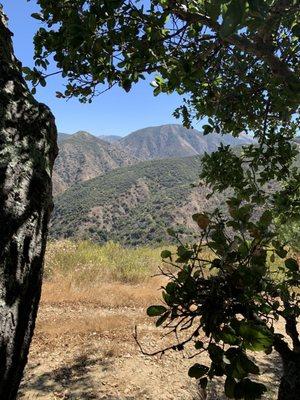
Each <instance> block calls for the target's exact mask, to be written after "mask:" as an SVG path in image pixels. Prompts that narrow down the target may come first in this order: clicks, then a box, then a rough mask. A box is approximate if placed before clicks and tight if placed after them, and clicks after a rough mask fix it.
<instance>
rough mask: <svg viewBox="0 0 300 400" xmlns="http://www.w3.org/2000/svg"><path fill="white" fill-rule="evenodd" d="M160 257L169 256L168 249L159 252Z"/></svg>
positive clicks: (170, 255) (170, 254)
mask: <svg viewBox="0 0 300 400" xmlns="http://www.w3.org/2000/svg"><path fill="white" fill-rule="evenodd" d="M160 256H161V258H171V257H172V253H171V252H170V251H169V250H163V251H162V252H161V254H160Z"/></svg>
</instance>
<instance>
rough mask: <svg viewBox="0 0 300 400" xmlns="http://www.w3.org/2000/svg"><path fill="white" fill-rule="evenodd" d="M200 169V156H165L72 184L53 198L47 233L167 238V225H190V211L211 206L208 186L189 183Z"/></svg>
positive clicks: (134, 241) (138, 240) (134, 240)
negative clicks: (166, 157)
mask: <svg viewBox="0 0 300 400" xmlns="http://www.w3.org/2000/svg"><path fill="white" fill-rule="evenodd" d="M199 172H200V157H198V156H196V157H187V158H179V159H165V160H155V161H147V162H141V163H139V164H137V165H134V166H130V167H123V168H119V169H117V170H114V171H111V172H109V173H107V174H105V176H99V177H97V178H94V179H91V180H89V181H87V182H82V183H79V184H76V185H74V186H73V187H72V188H70V189H69V190H67V191H66V192H64V193H63V194H61V195H59V196H57V197H56V199H55V208H54V212H53V216H52V222H51V229H50V234H51V237H52V238H62V237H75V238H90V239H93V240H95V241H100V242H101V241H106V240H114V241H118V242H121V243H123V244H126V245H139V244H145V243H149V244H156V243H160V242H166V241H167V240H169V239H170V238H169V236H168V235H167V233H166V229H167V228H170V227H178V226H179V227H181V228H182V229H183V230H184V231H185V232H188V231H194V230H195V228H196V227H195V225H194V223H193V221H192V219H191V215H192V214H193V213H195V212H197V211H200V210H204V209H207V207H209V201H208V200H207V199H206V195H207V194H208V190H207V189H206V188H192V184H193V183H196V182H197V181H198V176H199ZM212 201H214V202H216V198H214V199H213V200H210V202H212Z"/></svg>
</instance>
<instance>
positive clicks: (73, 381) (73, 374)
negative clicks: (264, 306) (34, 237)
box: [19, 284, 281, 400]
mask: <svg viewBox="0 0 300 400" xmlns="http://www.w3.org/2000/svg"><path fill="white" fill-rule="evenodd" d="M50 288H51V286H50ZM126 290H128V288H127V289H126ZM133 290H135V291H136V288H135V289H133ZM147 290H148V291H149V288H148V289H147V288H146V287H145V288H144V290H143V288H140V289H139V293H140V297H141V298H142V297H143V293H144V292H145V293H148V292H147ZM115 296H118V293H115ZM61 299H63V301H61ZM142 303H143V301H142ZM103 304H105V302H104V300H103V299H101V301H100V300H99V301H97V299H95V298H94V299H91V298H90V299H89V301H87V300H85V301H76V296H73V298H72V300H71V301H66V299H65V298H64V296H61V298H60V297H59V296H57V298H56V299H55V297H54V296H53V295H52V296H50V292H49V287H48V288H47V284H46V285H45V287H44V295H43V299H42V304H41V307H40V311H39V315H38V321H37V327H36V333H35V337H34V340H33V343H32V347H31V353H30V358H29V363H28V366H27V369H26V373H25V376H24V380H23V383H22V386H21V390H20V395H19V399H20V400H21V399H22V400H35V399H41V400H42V399H43V400H58V399H64V400H90V399H95V400H98V399H105V400H133V399H137V400H146V399H148V400H172V399H178V400H201V399H204V398H205V397H203V393H201V392H199V390H198V388H197V383H196V381H195V380H193V379H190V378H189V377H188V375H187V371H188V368H189V366H191V365H192V364H193V362H200V363H201V362H203V363H205V362H206V361H208V360H207V358H206V356H205V355H201V356H200V357H197V358H195V359H189V358H188V357H189V356H191V355H192V353H191V351H190V352H189V351H186V352H185V353H182V352H170V353H167V354H165V355H164V356H163V357H162V358H161V357H159V356H155V357H150V356H145V355H143V354H142V353H141V351H140V350H139V348H138V346H137V344H136V342H135V340H134V337H133V333H134V326H135V325H138V332H139V337H140V341H141V344H142V345H143V347H144V348H145V349H148V350H150V351H153V350H156V349H159V348H162V347H163V346H164V345H166V343H168V342H170V340H171V339H172V340H174V338H165V339H164V340H161V335H162V331H160V330H158V329H157V328H155V326H154V324H153V320H151V319H149V318H147V317H146V316H145V307H144V306H143V307H141V306H140V305H138V304H136V305H134V304H133V305H131V306H129V307H125V306H120V305H119V304H118V302H114V304H113V306H109V302H107V305H106V306H103ZM148 304H149V303H148ZM260 367H261V372H262V376H261V377H260V380H261V381H264V382H267V383H268V384H269V387H270V391H269V392H268V393H267V395H266V396H265V399H268V400H271V399H272V400H274V399H276V387H277V385H278V379H279V375H280V369H281V366H280V361H279V359H278V358H277V357H276V356H275V355H271V356H266V355H264V354H262V355H261V356H260ZM221 386H222V385H221V384H214V385H213V386H212V385H210V386H209V390H208V397H207V398H208V399H210V400H213V399H215V400H216V399H225V397H222V395H220V390H221Z"/></svg>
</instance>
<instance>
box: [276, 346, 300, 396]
mask: <svg viewBox="0 0 300 400" xmlns="http://www.w3.org/2000/svg"><path fill="white" fill-rule="evenodd" d="M278 400H300V354H295V353H294V354H293V357H292V359H287V358H286V359H284V360H283V377H282V378H281V382H280V387H279V392H278Z"/></svg>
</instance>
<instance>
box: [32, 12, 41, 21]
mask: <svg viewBox="0 0 300 400" xmlns="http://www.w3.org/2000/svg"><path fill="white" fill-rule="evenodd" d="M31 16H32V18H34V19H37V20H39V21H44V17H43V15H42V14H40V13H32V14H31Z"/></svg>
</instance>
